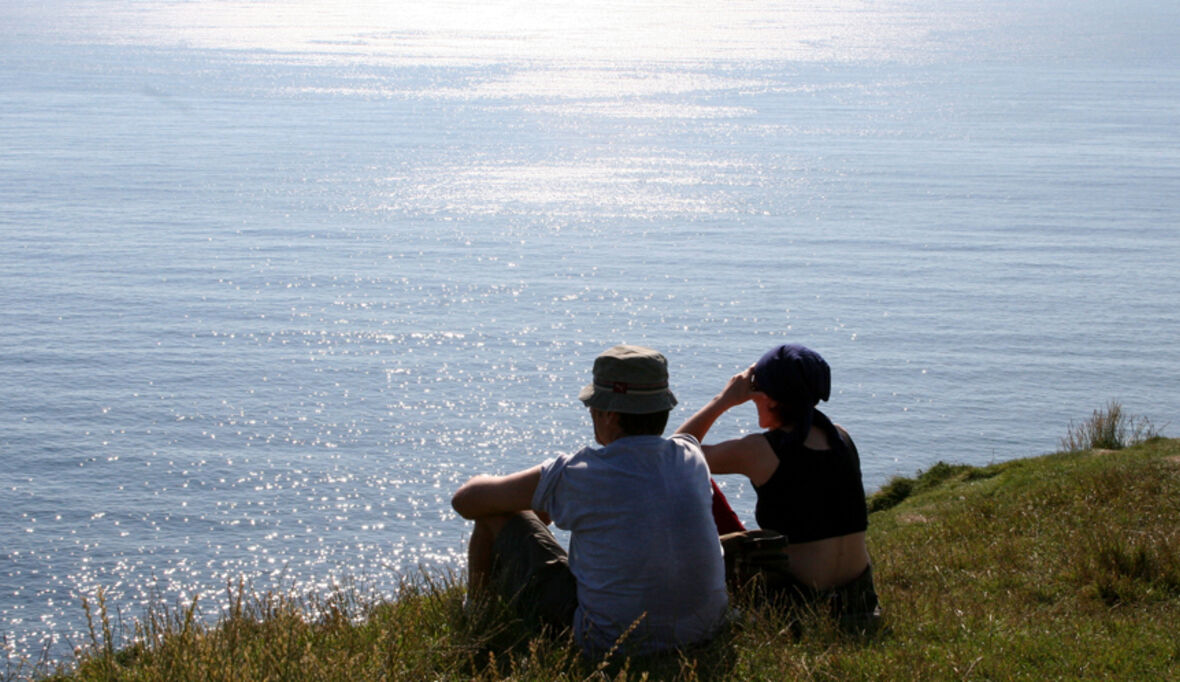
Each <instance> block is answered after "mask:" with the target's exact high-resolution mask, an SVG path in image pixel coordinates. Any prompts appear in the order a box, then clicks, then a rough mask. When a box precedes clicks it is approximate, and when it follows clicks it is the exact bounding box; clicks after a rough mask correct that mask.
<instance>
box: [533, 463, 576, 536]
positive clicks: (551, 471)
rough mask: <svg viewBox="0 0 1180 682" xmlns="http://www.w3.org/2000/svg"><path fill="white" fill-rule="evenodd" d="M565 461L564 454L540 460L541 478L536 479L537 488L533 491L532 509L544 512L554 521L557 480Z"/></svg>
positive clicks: (555, 520) (555, 519)
mask: <svg viewBox="0 0 1180 682" xmlns="http://www.w3.org/2000/svg"><path fill="white" fill-rule="evenodd" d="M567 462H568V458H567V457H565V456H561V457H553V458H551V459H547V460H545V461H544V462H541V480H539V481H537V489H536V490H534V491H533V509H536V510H538V511H543V512H545V513H546V514H548V515H549V517H550V518H552V519H553V521H554V522H557V518H556V515H555V514H554V509H553V506H554V498H555V496H556V495H555V493H556V489H557V482H558V480H559V479H560V478H561V472H562V471H563V470H564V469H565V465H566V463H567Z"/></svg>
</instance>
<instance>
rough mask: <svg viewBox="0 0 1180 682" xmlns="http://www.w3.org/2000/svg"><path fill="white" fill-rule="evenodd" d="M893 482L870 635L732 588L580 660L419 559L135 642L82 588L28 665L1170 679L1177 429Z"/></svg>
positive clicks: (133, 676) (111, 671)
mask: <svg viewBox="0 0 1180 682" xmlns="http://www.w3.org/2000/svg"><path fill="white" fill-rule="evenodd" d="M899 485H900V484H899ZM903 487H904V486H903ZM891 494H892V493H890V492H888V491H887V490H883V491H882V492H881V493H879V495H885V496H889V495H891ZM894 497H897V496H896V495H894ZM890 499H891V502H890V503H889V504H879V505H877V506H876V508H878V509H879V510H878V511H875V512H874V513H873V514H872V516H871V521H870V523H871V525H870V530H869V543H870V552H871V553H872V555H873V561H874V573H875V576H876V580H877V588H878V591H879V593H880V594H881V598H882V603H883V605H884V608H885V613H886V618H887V623H888V629H887V631H886V632H884V633H881V634H878V635H876V636H874V637H871V638H857V637H850V636H848V635H845V634H842V633H840V632H838V631H836V630H834V629H833V628H832V627H830V626H829V625H828V624H827V623H825V622H824V621H823V620H820V619H816V618H806V619H805V620H804V624H803V627H802V628H801V630H800V629H793V628H791V627H790V625H789V623H787V622H786V621H785V620H784V619H783V618H782V617H781V616H780V615H778V614H775V613H771V612H767V611H762V610H759V609H757V608H754V607H752V606H751V605H749V604H744V605H743V610H742V613H743V616H742V617H741V618H740V619H738V620H736V621H735V622H734V624H733V625H732V626H731V627H729V628H728V630H727V631H725V632H724V633H723V634H722V635H721V636H720V637H718V638H717V640H715V641H714V642H713V643H711V644H710V645H709V646H707V647H705V648H702V649H699V650H695V651H691V652H685V653H682V654H674V655H668V656H664V657H660V658H649V659H641V660H619V659H618V657H617V656H616V657H612V658H610V659H608V660H605V661H597V660H586V659H584V658H582V657H581V656H580V655H579V654H578V653H576V650H575V648H574V647H573V645H572V644H571V643H570V642H569V641H568V640H551V639H546V638H543V637H530V636H528V634H527V633H525V632H523V631H521V630H520V628H519V626H517V625H516V624H514V623H513V622H512V620H511V619H510V618H508V617H507V616H506V615H505V614H503V613H502V612H499V611H497V610H495V609H494V608H486V609H483V610H475V611H472V610H465V609H464V608H463V591H462V589H461V587H460V586H458V585H457V584H456V581H455V580H454V579H451V578H447V579H442V580H436V581H431V580H428V579H427V578H426V577H422V578H419V579H418V580H416V581H412V582H407V583H406V584H405V585H404V586H403V587H402V589H401V590H400V591H399V593H398V594H397V595H394V596H391V597H389V598H388V599H384V600H381V599H376V598H363V597H359V596H357V594H358V593H359V591H341V592H340V593H338V594H334V595H331V596H328V597H325V598H322V599H319V600H317V599H304V600H293V599H290V598H286V597H281V596H276V595H263V596H251V595H249V594H247V592H248V591H247V590H245V589H242V588H241V587H240V586H237V587H235V588H234V589H231V590H228V591H227V595H226V597H225V599H226V604H224V605H211V606H213V608H214V609H217V610H219V611H220V612H221V613H222V614H223V615H221V616H220V617H219V618H218V619H217V622H216V623H210V624H207V625H203V624H202V623H205V622H207V621H206V619H204V618H202V617H201V614H200V608H201V606H202V605H199V604H190V605H185V606H180V607H177V608H175V609H173V610H171V611H169V612H166V613H159V612H156V613H151V614H149V615H148V616H147V617H146V618H145V619H144V620H143V622H141V623H138V624H137V625H136V627H135V632H134V633H130V634H132V635H133V637H131V638H130V639H131V640H134V643H131V642H130V640H129V639H126V638H120V637H119V636H117V635H116V634H113V633H111V632H110V625H109V618H107V619H104V617H103V612H104V609H103V608H102V607H101V605H100V604H91V605H90V612H91V613H92V615H93V616H94V622H95V627H94V634H93V638H92V641H91V643H90V644H91V646H90V647H89V648H88V649H87V650H85V651H83V652H81V653H80V655H79V656H78V658H77V660H76V661H73V662H71V663H70V664H69V668H68V669H66V668H62V669H60V670H57V671H47V670H41V671H38V673H37V676H46V675H49V676H52V677H54V678H55V679H61V680H115V679H118V680H137V679H142V680H164V679H167V680H268V679H269V680H420V679H513V680H555V679H569V680H583V679H620V680H623V679H627V680H632V679H645V678H646V679H684V680H693V679H741V680H746V679H753V680H781V679H803V680H809V679H825V680H828V679H839V680H860V679H888V680H893V679H906V680H948V679H955V680H1058V679H1095V680H1098V679H1102V680H1105V679H1142V680H1159V679H1180V627H1177V625H1176V624H1177V623H1180V441H1177V440H1167V439H1162V438H1154V439H1151V440H1149V441H1146V442H1143V443H1139V444H1138V445H1133V446H1130V447H1126V448H1124V449H1121V450H1118V451H1113V452H1112V451H1109V450H1105V449H1104V450H1090V449H1087V450H1080V451H1072V452H1063V453H1058V454H1054V455H1047V456H1044V457H1037V458H1031V459H1022V460H1015V461H1011V462H1005V463H1001V464H995V465H992V466H988V467H980V468H976V467H967V466H956V465H946V464H940V465H936V466H935V467H932V468H931V469H930V470H929V471H927V472H923V473H922V475H920V476H919V477H917V478H916V479H914V480H910V481H909V483H908V491H907V492H906V494H905V495H902V496H900V497H899V498H898V499H893V498H890ZM116 640H118V641H116ZM24 672H31V671H24ZM15 676H19V672H18V673H17V674H14V673H13V672H12V671H11V670H10V672H9V677H15Z"/></svg>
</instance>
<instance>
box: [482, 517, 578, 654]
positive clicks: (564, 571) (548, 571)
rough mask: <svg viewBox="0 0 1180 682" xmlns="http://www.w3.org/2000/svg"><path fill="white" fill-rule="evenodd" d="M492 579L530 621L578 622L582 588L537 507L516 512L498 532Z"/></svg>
mask: <svg viewBox="0 0 1180 682" xmlns="http://www.w3.org/2000/svg"><path fill="white" fill-rule="evenodd" d="M491 584H492V585H493V586H494V587H495V589H496V592H497V593H498V594H499V595H500V596H501V597H503V598H504V599H505V600H507V601H508V603H509V604H510V605H511V606H512V607H513V608H514V609H515V611H516V613H517V614H518V615H519V616H520V617H521V618H522V619H524V621H525V622H526V623H528V624H529V625H530V626H532V627H537V628H539V627H540V626H548V627H550V628H553V629H554V630H555V631H561V630H563V629H565V628H569V627H572V626H573V623H574V610H575V609H576V608H577V606H578V588H577V583H576V581H575V580H574V574H573V573H571V572H570V567H569V559H568V557H567V556H566V553H565V550H564V549H562V547H561V545H559V544H558V543H557V538H555V537H553V533H551V532H550V531H549V527H548V526H546V525H545V524H544V523H542V522H541V520H540V519H539V518H537V515H536V514H534V513H533V512H531V511H526V512H521V513H520V514H516V515H514V516H513V517H512V518H511V519H509V520H508V523H506V524H505V525H504V528H503V529H502V530H501V531H500V534H499V535H497V536H496V540H495V542H494V543H493V544H492V574H491Z"/></svg>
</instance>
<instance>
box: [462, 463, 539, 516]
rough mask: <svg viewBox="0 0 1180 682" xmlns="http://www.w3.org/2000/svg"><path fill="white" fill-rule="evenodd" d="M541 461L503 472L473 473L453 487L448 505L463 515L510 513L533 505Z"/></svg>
mask: <svg viewBox="0 0 1180 682" xmlns="http://www.w3.org/2000/svg"><path fill="white" fill-rule="evenodd" d="M540 482H541V465H539V464H538V465H537V466H535V467H533V468H531V469H525V470H523V471H518V472H516V473H514V474H508V475H506V476H486V475H481V476H475V477H473V478H472V479H471V480H469V481H467V482H466V483H464V484H463V486H462V487H460V488H459V489H458V490H456V491H455V495H454V496H453V497H452V498H451V506H452V507H454V508H455V511H456V512H458V513H459V516H462V517H463V518H465V519H478V518H482V517H485V516H496V515H500V514H512V513H515V512H519V511H524V510H526V509H531V508H532V506H533V493H534V492H536V490H537V484H538V483H540Z"/></svg>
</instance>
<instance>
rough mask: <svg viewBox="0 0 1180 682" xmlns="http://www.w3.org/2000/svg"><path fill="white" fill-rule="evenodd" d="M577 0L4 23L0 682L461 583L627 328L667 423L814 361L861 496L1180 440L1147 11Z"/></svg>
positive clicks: (1158, 83)
mask: <svg viewBox="0 0 1180 682" xmlns="http://www.w3.org/2000/svg"><path fill="white" fill-rule="evenodd" d="M418 5H428V6H427V7H422V6H418ZM570 5H571V4H570V3H566V4H556V5H555V4H552V3H550V4H549V5H545V6H542V7H536V6H534V5H533V4H527V3H506V2H491V3H487V2H485V3H471V2H458V1H456V2H439V3H415V4H413V5H411V6H404V5H403V4H402V3H389V2H385V3H376V2H348V3H328V2H321V1H311V0H304V1H287V2H282V1H279V0H268V1H263V2H228V1H227V2H212V1H206V0H198V1H195V2H180V1H170V0H148V1H146V2H131V1H130V0H115V1H113V2H66V1H62V0H51V1H50V2H47V3H31V2H17V3H10V4H8V5H6V6H4V7H3V8H0V21H2V22H3V23H4V25H5V26H6V27H7V28H6V32H5V33H6V35H5V36H4V37H0V150H2V153H0V230H3V236H4V239H3V240H2V241H0V263H2V266H0V449H2V450H0V454H2V456H3V461H4V464H3V468H2V469H0V540H2V547H3V549H0V631H2V632H3V642H4V645H5V646H6V647H7V649H8V651H9V652H10V654H16V655H18V656H22V655H31V654H36V653H38V652H40V651H42V650H43V649H44V648H45V647H46V646H49V647H50V648H51V650H52V651H53V652H55V655H60V654H62V653H63V652H68V651H69V647H70V646H72V645H74V644H78V643H82V642H83V637H82V635H80V634H79V633H80V632H82V631H83V629H84V620H83V615H82V608H81V606H80V604H81V599H82V598H83V597H88V598H93V597H94V596H95V595H96V594H97V593H98V591H99V590H100V589H101V590H103V591H104V593H105V598H106V600H107V602H108V604H110V605H111V606H112V607H113V608H114V609H117V610H118V611H119V612H120V613H122V614H124V615H125V616H126V617H135V616H137V615H139V614H140V613H141V612H142V609H143V607H144V606H145V605H146V604H148V603H149V602H151V601H152V600H153V599H162V600H164V601H165V602H172V601H174V600H176V599H186V600H187V599H191V598H192V597H193V596H199V597H201V598H202V599H203V600H205V603H206V604H208V606H207V607H206V609H207V612H208V613H215V612H216V611H217V608H219V607H218V606H217V605H218V604H220V603H221V601H223V597H222V594H223V593H224V590H225V588H226V585H227V584H230V583H236V582H237V581H238V580H240V579H242V580H245V581H247V582H248V583H249V584H251V585H252V586H254V587H256V588H258V589H275V588H277V589H292V590H296V591H305V590H314V591H323V590H327V589H329V588H330V586H331V585H333V584H336V583H338V582H345V581H348V580H353V579H356V580H360V581H362V582H364V583H366V584H368V585H372V586H373V587H374V588H375V589H378V590H383V591H388V590H390V589H391V587H392V586H393V585H395V584H396V582H397V580H398V579H399V576H405V575H410V576H413V575H417V572H418V571H419V570H420V567H423V568H425V569H426V570H428V571H436V572H437V571H446V570H449V569H458V568H459V567H460V566H461V557H462V554H463V552H464V542H465V540H466V537H467V533H468V529H467V527H466V526H465V524H464V523H462V522H461V520H460V519H458V518H457V517H456V516H455V515H454V514H453V513H452V512H451V511H450V506H449V497H450V493H451V492H452V491H453V490H454V488H455V487H456V486H457V485H459V484H460V483H461V482H462V481H463V480H465V479H466V478H467V477H468V476H470V475H472V474H474V473H479V472H507V471H511V470H515V469H518V468H522V467H524V466H528V465H531V464H534V463H536V462H538V461H540V459H542V458H543V457H546V456H549V455H551V454H553V453H555V452H559V451H564V450H569V449H572V448H577V447H580V446H581V445H584V444H587V443H588V441H589V438H590V436H591V433H590V424H589V419H588V417H587V415H586V414H585V412H584V410H583V409H582V408H581V407H580V406H579V404H578V403H577V402H576V400H575V396H576V394H577V390H578V388H579V387H580V386H581V385H583V384H584V383H586V381H587V380H588V379H589V368H590V364H591V362H592V359H593V357H594V356H595V355H596V354H597V353H599V352H600V351H601V350H602V349H604V348H606V347H607V346H610V345H613V344H614V343H618V342H629V343H641V344H646V345H650V346H654V347H656V348H659V349H660V350H662V351H664V352H665V353H666V354H667V355H668V357H669V361H670V364H671V370H672V381H673V389H674V390H675V392H676V394H677V395H678V397H679V398H680V401H681V405H680V407H679V408H678V409H677V411H676V412H675V413H674V414H673V421H678V420H681V419H683V418H685V417H687V416H688V414H690V412H691V410H693V409H695V408H696V407H697V406H699V405H700V404H702V403H703V402H704V401H705V400H707V399H708V397H710V396H711V395H713V394H714V393H715V392H716V391H717V390H719V389H720V387H721V386H722V384H723V382H724V381H725V379H726V378H728V377H729V376H730V375H731V374H732V373H734V372H736V371H738V370H740V369H741V368H742V367H744V366H745V365H747V364H748V363H750V362H752V361H753V360H754V359H755V358H756V357H757V356H758V355H759V354H760V353H761V352H762V351H764V350H765V349H766V348H768V347H770V346H771V345H773V344H776V343H779V342H782V341H787V340H790V341H799V342H803V343H806V344H808V345H810V346H812V347H814V348H816V349H817V350H819V351H820V352H821V353H823V354H824V355H825V356H826V357H827V358H828V359H829V361H830V362H831V364H832V365H833V369H834V395H833V399H832V401H831V403H830V404H828V405H827V406H825V407H826V408H827V411H828V413H829V414H830V415H831V416H832V417H833V418H834V419H835V420H837V421H839V422H840V423H842V424H844V425H845V426H847V427H848V428H849V430H850V431H851V432H852V433H853V435H854V437H855V438H856V440H857V443H858V445H859V447H860V449H861V452H862V458H863V466H864V471H865V478H866V485H867V486H868V487H869V488H870V489H872V488H875V487H878V486H879V485H881V484H882V483H884V482H885V481H886V480H888V478H889V477H890V476H893V475H897V474H906V475H908V474H912V473H913V472H915V471H916V470H918V469H921V468H924V467H926V466H929V465H930V464H932V463H934V462H935V461H937V460H940V459H944V460H951V461H961V462H968V463H975V464H981V463H987V462H990V461H993V460H1000V459H1008V458H1012V457H1020V456H1026V455H1032V454H1039V453H1043V452H1047V451H1051V450H1053V449H1055V448H1056V447H1057V445H1058V439H1059V437H1060V436H1061V435H1063V434H1064V432H1065V430H1066V428H1067V426H1068V425H1069V422H1070V420H1078V419H1081V418H1084V417H1085V416H1087V415H1088V414H1089V412H1090V411H1091V410H1092V409H1094V408H1096V407H1099V406H1101V405H1102V404H1104V403H1105V402H1106V401H1107V400H1108V399H1118V400H1121V401H1122V402H1123V404H1124V406H1125V407H1126V408H1127V409H1128V410H1129V411H1131V412H1133V413H1135V414H1142V415H1146V416H1148V417H1150V418H1151V419H1152V420H1153V421H1154V422H1155V423H1156V424H1157V425H1158V426H1160V427H1162V428H1163V429H1164V431H1165V432H1166V433H1167V432H1171V431H1172V430H1173V429H1174V427H1173V426H1171V425H1174V424H1176V423H1178V422H1180V400H1178V398H1177V393H1176V390H1175V388H1176V385H1177V374H1178V370H1180V351H1178V350H1177V345H1176V343H1175V339H1176V333H1177V328H1178V325H1177V321H1178V313H1177V310H1178V308H1180V306H1178V305H1177V304H1178V303H1180V300H1178V297H1177V294H1176V292H1177V291H1180V274H1178V272H1180V271H1178V270H1177V268H1176V262H1177V257H1178V256H1180V233H1178V229H1177V228H1178V225H1177V218H1176V216H1177V215H1180V127H1178V126H1177V125H1176V123H1177V120H1176V112H1177V111H1180V71H1178V70H1177V66H1178V65H1180V49H1178V48H1177V47H1176V46H1177V45H1180V41H1178V40H1177V37H1178V36H1177V35H1176V34H1177V33H1178V32H1180V30H1178V29H1177V27H1178V26H1180V21H1178V20H1180V16H1177V15H1178V13H1180V12H1178V10H1177V9H1175V8H1168V7H1165V8H1156V7H1154V6H1152V5H1151V4H1149V3H1135V2H1133V3H1131V4H1129V5H1128V4H1127V3H1113V2H1089V3H1085V2H1083V3H1080V4H1079V3H1070V4H1068V5H1066V4H1064V3H1056V2H1044V3H1016V2H1010V3H1009V2H999V3H985V4H984V5H982V6H979V5H978V3H964V2H934V1H933V0H916V1H913V2H900V1H888V2H875V3H864V2H854V1H851V0H837V1H836V2H832V3H824V4H812V5H803V6H800V5H798V4H797V3H765V2H741V1H739V2H733V3H726V6H725V7H726V10H725V11H724V12H722V13H719V12H718V11H717V10H716V8H715V6H713V5H709V4H707V3H692V2H685V1H684V0H675V1H673V0H669V1H666V2H628V3H622V2H605V1H603V2H586V3H573V5H576V7H574V6H570ZM1066 7H1068V8H1069V11H1065V10H1064V9H1063V8H1066ZM63 16H67V17H69V19H70V20H69V21H61V20H60V19H61V17H63ZM753 416H754V415H753V412H752V410H748V411H746V410H738V411H736V412H735V413H734V414H733V415H730V416H727V417H726V418H725V419H723V420H722V421H721V422H719V424H718V425H717V426H716V427H715V431H714V434H713V435H715V436H716V437H718V438H721V437H728V436H734V435H737V434H739V433H742V432H743V431H748V430H750V429H753V428H756V425H755V424H754V420H753ZM723 484H724V485H725V487H726V490H727V492H729V494H730V495H731V497H732V498H733V501H734V503H735V506H736V507H737V508H738V511H739V512H740V513H741V514H743V515H744V516H745V517H747V518H749V517H750V516H751V510H752V505H753V494H752V491H751V490H750V489H749V487H748V485H743V484H742V483H741V482H740V481H737V480H727V481H724V482H723Z"/></svg>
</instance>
